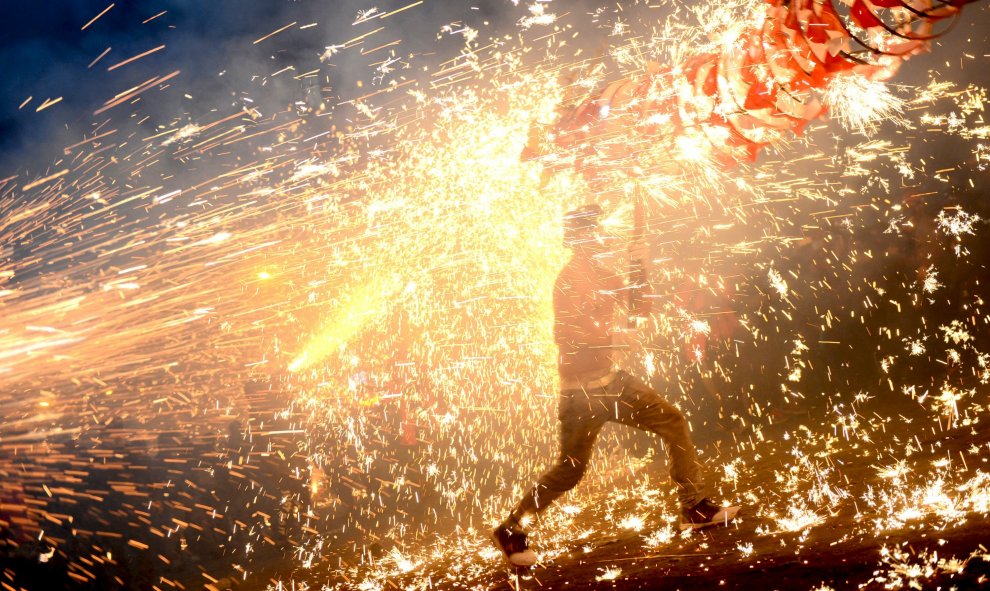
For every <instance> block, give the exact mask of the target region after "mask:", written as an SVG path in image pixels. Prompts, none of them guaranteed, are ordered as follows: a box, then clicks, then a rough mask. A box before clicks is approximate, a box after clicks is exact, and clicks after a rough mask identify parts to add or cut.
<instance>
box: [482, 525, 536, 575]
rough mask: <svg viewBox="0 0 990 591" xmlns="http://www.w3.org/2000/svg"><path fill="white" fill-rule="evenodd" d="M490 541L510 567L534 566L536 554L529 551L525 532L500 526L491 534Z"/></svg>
mask: <svg viewBox="0 0 990 591" xmlns="http://www.w3.org/2000/svg"><path fill="white" fill-rule="evenodd" d="M492 541H493V542H495V547H496V548H498V549H499V550H501V551H502V554H505V559H506V560H508V561H509V564H511V565H512V566H517V567H530V566H533V565H534V564H536V553H535V552H533V551H532V550H530V549H529V544H527V543H526V533H525V532H523V531H521V530H519V529H516V528H514V527H508V526H505V525H500V526H498V527H497V528H495V531H493V532H492Z"/></svg>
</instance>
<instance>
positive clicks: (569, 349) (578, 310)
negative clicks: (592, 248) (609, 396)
mask: <svg viewBox="0 0 990 591" xmlns="http://www.w3.org/2000/svg"><path fill="white" fill-rule="evenodd" d="M622 288H623V282H622V278H621V277H619V276H618V275H617V274H616V273H615V272H614V271H612V270H611V269H608V268H607V267H605V266H604V265H602V264H601V263H598V262H597V261H595V260H593V259H590V258H585V257H580V258H579V257H572V258H571V260H570V261H568V263H567V264H566V265H565V266H564V268H563V270H561V272H560V275H558V276H557V281H556V283H555V284H554V290H553V308H554V340H555V341H556V342H557V346H558V348H559V350H560V356H559V358H558V368H559V370H560V377H561V379H562V380H573V379H578V380H582V379H594V378H596V377H600V376H602V375H605V374H606V373H608V372H609V371H611V370H612V329H613V323H614V313H615V305H616V304H617V303H618V301H619V299H618V298H619V295H620V294H621V293H622V291H621V290H622Z"/></svg>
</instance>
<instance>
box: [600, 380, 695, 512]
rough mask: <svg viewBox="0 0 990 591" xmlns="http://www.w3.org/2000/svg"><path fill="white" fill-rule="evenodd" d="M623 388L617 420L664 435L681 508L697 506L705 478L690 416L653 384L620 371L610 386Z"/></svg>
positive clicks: (615, 417)
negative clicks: (685, 415) (661, 394)
mask: <svg viewBox="0 0 990 591" xmlns="http://www.w3.org/2000/svg"><path fill="white" fill-rule="evenodd" d="M613 388H614V390H613ZM620 388H621V395H620V396H619V399H618V402H617V404H616V407H615V408H616V410H615V415H614V419H613V420H615V421H617V422H619V423H622V424H623V425H629V426H630V427H636V428H637V429H643V430H644V431H649V432H651V433H656V434H657V435H658V436H659V437H660V439H661V440H662V441H663V443H664V445H665V446H666V449H667V457H668V462H669V464H670V478H671V480H672V481H673V482H674V484H675V485H676V486H677V499H678V501H679V503H680V505H681V508H682V509H688V508H691V507H694V506H695V505H697V504H698V503H699V502H700V501H701V500H702V499H704V498H705V495H704V492H703V489H704V481H703V479H702V476H701V464H700V463H699V462H698V456H697V453H696V452H695V449H694V443H692V441H691V434H690V432H689V431H688V424H687V419H685V418H684V415H683V414H682V413H681V411H679V410H677V408H676V407H674V405H672V404H670V403H669V402H667V401H666V400H665V399H664V398H663V397H662V396H660V395H659V394H657V393H656V392H655V391H653V390H652V389H651V388H650V387H649V386H647V385H646V384H644V383H642V382H640V381H639V380H637V379H635V378H634V377H632V376H630V375H629V374H627V373H625V372H619V377H618V379H616V380H615V381H614V382H613V383H612V384H609V388H608V389H609V390H610V391H612V392H615V393H619V389H620ZM610 418H611V417H610Z"/></svg>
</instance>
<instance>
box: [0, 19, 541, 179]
mask: <svg viewBox="0 0 990 591" xmlns="http://www.w3.org/2000/svg"><path fill="white" fill-rule="evenodd" d="M410 3H412V0H378V1H375V2H370V3H369V2H364V1H356V0H208V1H203V0H153V1H145V2H137V1H135V0H115V1H114V2H113V4H114V6H113V8H111V9H110V10H109V11H108V12H106V14H104V15H103V16H102V17H101V18H99V19H98V20H97V21H96V22H94V23H93V24H92V25H90V26H89V27H88V28H86V30H80V29H81V28H82V26H83V25H85V24H86V23H87V22H88V21H90V20H91V19H92V18H93V17H95V16H96V15H98V14H100V13H101V12H102V11H103V10H104V9H106V8H107V6H109V5H110V4H111V0H53V1H38V0H35V1H31V2H27V1H23V0H8V2H5V6H4V12H5V15H4V18H3V19H0V73H2V75H0V178H2V177H3V176H6V175H7V174H12V172H11V171H12V170H16V169H20V168H22V167H27V168H29V169H31V172H35V171H36V170H39V169H43V168H44V166H46V165H47V164H49V163H51V161H52V160H54V159H55V158H57V157H58V154H59V153H60V152H61V148H62V147H64V146H66V145H69V144H72V143H74V142H76V141H79V139H81V138H82V134H83V133H85V132H87V131H89V130H90V129H92V125H93V124H94V123H96V124H98V123H99V122H100V121H101V120H102V119H101V118H100V117H99V116H97V117H94V116H93V111H95V110H96V109H98V108H99V107H100V106H101V105H102V104H103V102H104V101H106V100H107V99H109V98H111V97H113V96H114V95H116V94H117V93H120V92H123V91H125V90H127V89H128V88H131V87H132V86H135V85H137V84H140V83H142V82H144V81H146V80H148V79H149V78H151V77H152V76H156V75H165V74H168V73H170V72H172V71H174V70H181V71H182V73H181V75H180V76H178V77H177V78H176V79H175V80H174V84H175V86H176V87H177V88H179V89H181V90H182V92H181V93H180V92H171V93H167V96H166V95H165V94H161V95H160V96H155V97H153V100H154V102H155V103H156V104H155V105H154V106H153V107H152V106H148V107H146V109H151V111H152V112H151V113H149V114H152V115H153V116H155V117H160V118H161V119H163V120H165V119H168V118H169V117H179V118H181V117H182V116H183V115H184V114H189V115H190V116H193V117H195V115H196V112H197V109H205V108H208V107H221V108H222V107H223V105H224V102H227V103H230V102H232V101H233V97H232V93H235V92H241V93H244V94H248V95H251V94H253V95H254V96H255V98H257V99H258V100H263V99H262V97H264V98H266V99H267V100H273V99H277V100H278V101H284V102H288V101H290V100H293V99H294V98H295V95H296V94H298V93H299V83H298V82H297V81H295V80H293V79H292V77H291V74H290V75H287V76H281V78H271V79H268V80H265V79H264V78H265V77H269V76H270V75H271V74H272V73H274V72H277V71H278V70H280V69H282V68H284V67H287V66H290V65H291V66H294V67H295V68H296V70H295V72H299V73H301V72H303V71H308V70H311V69H313V68H317V67H320V66H321V64H320V61H319V54H320V53H321V51H322V50H323V48H324V47H325V46H327V45H331V44H334V43H342V42H344V41H347V40H348V39H351V38H353V37H354V36H356V35H360V34H363V33H365V32H369V31H372V30H374V28H377V27H379V26H382V25H385V26H387V27H388V30H387V31H385V32H382V33H379V34H378V36H377V37H376V41H378V40H380V42H381V43H386V42H389V41H393V40H394V39H398V38H402V39H403V43H402V45H400V46H399V48H398V49H399V52H400V53H403V52H404V53H409V52H422V51H428V50H431V49H433V47H432V46H433V45H434V43H435V39H436V34H437V32H438V31H439V29H440V27H441V26H443V25H444V24H446V23H450V22H452V21H458V20H464V21H467V22H471V23H472V24H473V25H474V26H476V27H478V26H481V25H482V23H483V21H485V20H488V21H490V22H491V23H492V24H493V25H494V24H496V23H498V22H500V21H502V20H503V19H506V18H509V19H515V18H517V17H518V16H519V14H520V13H519V11H520V10H522V8H517V7H514V6H513V5H512V3H511V2H510V1H509V0H469V1H463V2H461V1H456V0H427V1H426V2H424V4H422V5H420V6H417V7H415V8H413V9H411V10H407V11H405V12H403V13H401V15H396V16H395V17H392V18H390V19H387V20H386V21H379V22H378V24H376V23H374V22H372V23H367V24H362V25H357V26H353V25H352V23H353V22H354V20H355V16H356V15H357V14H358V12H359V10H366V9H369V8H372V7H377V8H379V10H380V11H381V12H388V11H390V10H394V9H396V8H400V7H402V6H406V5H408V4H410ZM163 11H164V12H165V14H163V15H161V16H158V17H157V18H154V19H153V20H151V21H149V22H146V23H145V22H144V21H146V20H148V19H149V18H151V17H154V16H155V15H158V14H159V13H162V12H163ZM293 21H295V22H296V23H297V24H296V26H294V27H292V28H290V29H288V30H286V31H285V32H283V33H281V34H279V35H277V36H275V37H273V38H271V39H270V40H268V41H265V42H262V43H259V44H257V45H255V44H253V41H255V40H257V39H259V38H260V37H263V36H264V35H266V34H268V33H270V32H272V31H274V30H276V29H279V28H281V27H282V26H284V25H287V24H289V23H291V22H293ZM309 23H318V24H317V25H316V26H314V27H311V28H307V29H303V30H301V29H300V28H299V27H301V26H304V25H306V24H309ZM503 24H504V23H503ZM383 35H384V36H389V38H388V39H387V40H386V39H385V37H384V36H383ZM458 42H460V41H458ZM160 45H165V46H166V47H165V49H163V50H161V51H158V52H156V53H154V54H152V55H149V56H148V57H145V58H143V59H141V60H139V61H136V62H133V63H131V64H129V65H125V66H122V67H120V68H117V69H115V70H113V71H107V69H108V68H109V67H110V66H113V65H114V64H117V63H119V62H121V61H123V60H126V59H127V58H130V57H133V56H135V55H138V54H141V53H142V52H145V51H148V50H151V49H154V48H155V47H158V46H160ZM450 45H451V47H452V48H453V47H455V46H454V40H451V43H450ZM108 47H109V48H110V51H109V53H107V54H106V55H105V56H104V57H103V58H102V59H100V60H99V62H97V63H96V64H95V65H93V66H92V67H88V66H89V64H90V63H91V62H93V60H95V59H96V58H97V57H98V56H100V54H102V53H103V52H104V51H106V50H107V48H108ZM350 54H353V56H358V57H359V52H358V51H352V52H350ZM350 54H348V55H341V56H340V57H338V58H337V59H335V60H334V61H335V62H336V63H335V65H334V66H324V68H325V70H326V71H327V72H328V73H330V74H331V75H332V78H333V79H334V81H333V83H334V85H337V84H340V85H341V86H345V85H346V86H347V87H348V88H350V87H351V85H353V84H354V83H355V82H356V80H354V78H360V77H365V78H366V80H365V83H366V84H368V83H370V81H371V80H370V79H371V74H370V70H369V69H368V67H367V64H366V63H360V62H355V61H354V57H353V56H352V55H350ZM379 55H381V54H379ZM303 68H305V70H304V69H303ZM221 72H224V73H223V75H220V73H221ZM187 93H188V94H189V95H191V96H192V97H193V98H192V99H189V98H186V97H184V96H183V95H184V94H187ZM149 94H150V93H149ZM28 97H33V98H32V100H31V101H30V102H29V103H28V104H26V105H25V106H24V107H23V108H21V109H19V108H18V107H19V106H20V105H21V104H22V103H23V102H24V101H25V100H27V98H28ZM58 97H63V99H62V101H61V102H60V103H59V104H56V105H54V106H51V107H49V108H47V109H45V110H43V111H41V112H36V109H37V108H38V107H39V106H41V105H42V104H43V103H44V101H45V100H46V99H56V98H58ZM122 115H125V116H126V115H127V113H126V112H123V110H119V111H113V112H110V113H108V114H107V115H106V116H112V117H114V118H119V117H121V116H122ZM106 116H104V117H103V119H105V118H106Z"/></svg>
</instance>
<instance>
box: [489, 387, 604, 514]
mask: <svg viewBox="0 0 990 591" xmlns="http://www.w3.org/2000/svg"><path fill="white" fill-rule="evenodd" d="M575 397H577V398H581V399H584V404H577V403H576V402H577V401H576V400H575ZM600 415H601V413H596V412H594V411H593V410H589V408H588V404H587V395H586V394H585V393H584V392H576V393H574V394H573V395H572V396H570V398H569V399H567V398H565V399H562V400H561V411H560V455H559V456H558V458H557V461H556V462H555V463H554V465H553V466H552V467H551V468H550V469H549V470H547V471H546V472H545V473H544V474H543V476H541V477H540V479H539V481H538V482H537V483H536V485H535V486H534V487H533V488H532V489H530V490H529V492H527V493H526V495H525V496H523V498H522V499H520V500H519V503H517V504H516V506H515V508H514V509H513V510H512V512H511V513H509V517H508V518H507V519H506V520H505V521H504V522H503V524H502V525H504V526H508V527H512V526H518V525H519V522H520V521H521V520H522V519H523V518H524V517H526V516H528V515H536V514H538V513H541V512H542V511H544V510H545V509H546V508H547V507H549V506H550V504H551V503H553V502H554V501H555V500H556V499H557V498H558V497H560V496H561V495H562V494H564V493H565V492H567V491H569V490H571V489H572V488H574V486H575V485H576V484H577V483H578V482H579V481H580V480H581V477H582V476H584V472H585V470H586V469H587V468H588V462H589V461H590V460H591V452H592V451H593V450H594V447H595V439H597V437H598V432H599V431H601V429H602V425H604V424H605V418H604V417H601V416H600Z"/></svg>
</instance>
